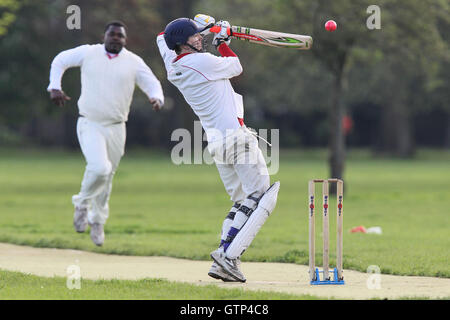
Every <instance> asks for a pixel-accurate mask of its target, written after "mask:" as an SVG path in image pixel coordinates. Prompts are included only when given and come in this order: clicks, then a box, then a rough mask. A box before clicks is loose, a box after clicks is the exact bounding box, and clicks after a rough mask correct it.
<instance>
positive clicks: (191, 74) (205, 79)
mask: <svg viewBox="0 0 450 320" xmlns="http://www.w3.org/2000/svg"><path fill="white" fill-rule="evenodd" d="M157 44H158V47H159V51H160V53H161V56H162V58H163V60H164V64H165V66H166V70H167V79H168V80H169V81H170V82H171V83H172V84H174V85H175V86H176V87H177V88H178V89H179V90H180V92H181V93H182V94H183V96H184V98H185V100H186V102H187V103H188V104H189V105H190V106H191V108H192V110H193V111H194V113H195V114H196V115H197V116H198V117H199V119H200V122H201V124H202V126H203V129H204V130H205V132H206V135H207V138H208V142H209V143H211V142H213V141H214V140H216V139H219V138H221V137H225V136H227V135H229V134H231V133H232V132H233V131H234V130H236V129H238V128H240V126H241V125H240V123H239V121H238V118H243V117H244V116H243V101H242V96H241V95H239V94H237V93H236V92H234V90H233V87H232V86H231V83H230V80H229V79H230V78H233V77H235V76H238V75H239V74H241V72H242V66H241V63H240V62H239V58H238V57H217V56H215V55H212V54H210V53H207V52H204V53H191V54H187V55H185V56H183V57H181V58H179V59H176V58H177V55H176V53H175V51H173V50H170V49H169V48H168V47H167V45H166V42H165V40H164V35H162V34H161V35H159V36H158V37H157Z"/></svg>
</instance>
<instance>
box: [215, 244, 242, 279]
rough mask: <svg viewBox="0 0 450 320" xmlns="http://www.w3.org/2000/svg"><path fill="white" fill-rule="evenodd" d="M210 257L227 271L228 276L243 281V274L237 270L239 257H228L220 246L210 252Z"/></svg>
mask: <svg viewBox="0 0 450 320" xmlns="http://www.w3.org/2000/svg"><path fill="white" fill-rule="evenodd" d="M211 258H212V259H213V260H214V261H215V262H216V263H217V264H218V265H219V266H221V267H222V268H223V269H224V271H225V272H227V273H228V274H229V275H230V276H232V277H233V278H234V279H236V280H237V281H240V282H245V281H247V279H245V277H244V275H243V274H242V272H241V270H239V259H229V258H227V256H226V254H225V252H223V249H222V248H219V249H217V250H215V251H213V252H211Z"/></svg>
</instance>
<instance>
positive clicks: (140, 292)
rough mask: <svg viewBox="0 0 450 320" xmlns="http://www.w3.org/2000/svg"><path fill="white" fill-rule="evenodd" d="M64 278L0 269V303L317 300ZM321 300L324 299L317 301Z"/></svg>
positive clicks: (160, 281)
mask: <svg viewBox="0 0 450 320" xmlns="http://www.w3.org/2000/svg"><path fill="white" fill-rule="evenodd" d="M66 281H67V279H66V278H61V277H54V278H44V277H37V276H33V275H26V274H22V273H19V272H10V271H3V270H0V300H2V299H8V300H15V299H19V300H23V299H25V300H28V299H32V300H36V299H37V300H41V299H46V300H54V299H63V300H123V299H124V300H144V299H145V300H267V299H270V300H299V299H301V300H318V299H319V298H318V297H313V296H309V295H301V296H299V295H290V294H283V293H276V292H264V291H247V290H243V289H222V288H218V287H217V286H214V285H207V286H197V285H193V284H187V283H177V282H170V281H166V280H163V279H143V280H139V281H131V280H97V281H92V280H83V281H82V285H81V288H80V289H78V290H77V289H72V290H69V289H67V286H66ZM320 299H323V298H320Z"/></svg>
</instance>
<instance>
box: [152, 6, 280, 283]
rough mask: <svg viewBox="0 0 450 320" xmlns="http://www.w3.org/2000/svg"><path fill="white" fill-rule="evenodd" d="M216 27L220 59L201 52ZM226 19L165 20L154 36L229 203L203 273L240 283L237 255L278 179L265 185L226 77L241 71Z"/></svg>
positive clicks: (268, 207) (265, 211)
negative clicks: (218, 239) (200, 131)
mask: <svg viewBox="0 0 450 320" xmlns="http://www.w3.org/2000/svg"><path fill="white" fill-rule="evenodd" d="M214 25H217V26H220V28H221V31H220V32H219V33H217V34H216V35H215V36H214V39H213V41H212V43H213V45H214V46H215V47H216V49H217V50H218V51H219V53H220V55H221V57H219V56H215V55H212V54H210V53H208V52H204V48H203V35H204V34H206V33H208V32H209V28H210V27H212V26H214ZM229 27H230V24H229V23H228V22H227V21H219V22H218V23H217V24H215V19H214V18H213V17H210V16H207V15H202V14H199V15H197V16H196V17H195V18H194V20H191V19H189V18H179V19H176V20H174V21H172V22H170V23H169V24H168V25H167V26H166V28H165V30H164V32H162V33H161V34H160V35H159V36H158V37H157V44H158V47H159V51H160V53H161V56H162V58H163V60H164V64H165V67H166V70H167V77H168V80H169V81H170V82H171V83H172V84H173V85H175V86H176V87H177V88H178V89H179V90H180V92H181V93H182V94H183V96H184V98H185V100H186V102H187V103H188V104H189V105H190V106H191V108H192V109H193V111H194V113H195V114H196V115H197V116H198V117H199V119H200V122H201V123H202V126H203V129H204V130H205V132H206V135H207V140H208V150H209V152H210V154H211V156H212V158H213V159H214V161H215V164H216V166H217V169H218V171H219V175H220V177H221V179H222V182H223V184H224V186H225V189H226V191H227V193H228V194H229V195H230V197H231V201H232V202H233V206H232V208H231V210H230V212H229V213H228V215H227V216H226V218H225V220H224V222H223V224H222V233H221V234H222V236H221V242H220V245H219V248H218V249H217V250H215V251H213V252H212V253H211V258H212V259H213V260H214V263H213V265H212V266H211V269H210V270H209V272H208V274H209V275H210V276H211V277H213V278H216V279H221V280H223V281H234V282H236V281H240V282H245V281H246V278H245V276H244V275H243V274H242V272H241V270H240V269H239V266H240V257H241V255H242V253H243V252H244V251H245V250H246V249H247V248H248V246H249V245H250V243H251V242H252V241H253V239H254V238H255V236H256V234H257V232H258V231H259V229H260V228H261V226H262V225H263V224H264V222H265V221H266V219H267V217H268V216H269V215H270V213H271V212H272V211H273V209H274V208H275V204H276V200H277V196H278V190H279V187H280V183H279V182H275V183H274V184H273V185H272V186H270V177H269V173H268V170H267V166H266V163H265V160H264V157H263V155H262V152H261V150H260V149H259V146H258V139H257V138H256V135H255V133H254V132H253V131H251V130H250V129H248V128H247V127H246V126H245V125H244V120H243V113H244V112H243V101H242V96H241V95H239V94H237V93H235V92H234V90H233V87H232V86H231V83H230V79H231V78H233V77H236V76H238V75H239V74H241V73H242V66H241V63H240V61H239V58H238V57H237V56H236V54H235V53H234V52H233V51H232V50H231V49H230V47H229V46H228V45H229V43H230V41H231V39H230V38H229V36H228V35H227V28H229Z"/></svg>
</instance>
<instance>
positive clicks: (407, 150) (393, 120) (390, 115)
mask: <svg viewBox="0 0 450 320" xmlns="http://www.w3.org/2000/svg"><path fill="white" fill-rule="evenodd" d="M389 101H390V103H388V104H386V105H385V106H384V108H383V111H382V119H381V126H380V135H379V136H380V140H379V141H378V143H377V148H376V149H377V152H378V153H381V154H383V153H386V154H389V155H392V156H396V157H402V158H407V157H411V156H412V155H413V154H414V151H415V150H414V141H413V137H412V123H411V116H410V114H409V110H407V108H408V107H407V106H406V105H405V103H402V102H401V101H398V99H397V101H396V98H395V97H393V98H392V99H389Z"/></svg>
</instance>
